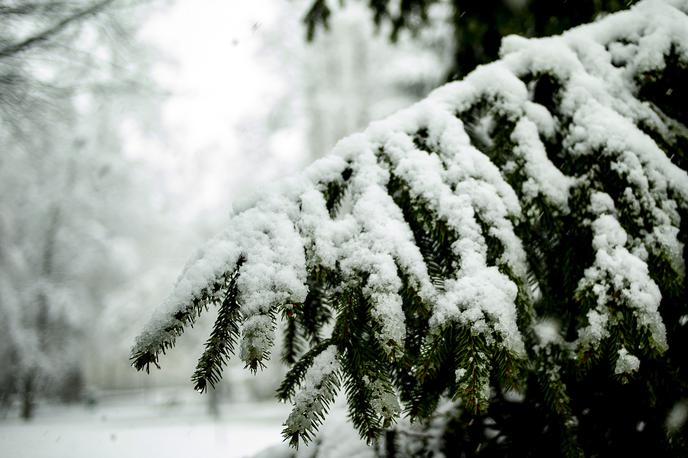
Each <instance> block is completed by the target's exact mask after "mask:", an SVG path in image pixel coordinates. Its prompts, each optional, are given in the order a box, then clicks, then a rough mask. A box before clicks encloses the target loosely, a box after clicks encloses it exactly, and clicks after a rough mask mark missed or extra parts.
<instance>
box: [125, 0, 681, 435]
mask: <svg viewBox="0 0 688 458" xmlns="http://www.w3.org/2000/svg"><path fill="white" fill-rule="evenodd" d="M686 11H688V3H686V2H685V1H679V0H673V1H659V0H645V1H643V2H640V3H639V4H637V5H636V6H635V7H634V8H632V9H631V10H629V11H626V12H622V13H618V14H615V15H612V16H609V17H606V18H604V19H602V20H600V21H598V22H597V23H594V24H590V25H586V26H582V27H579V28H576V29H573V30H571V31H569V32H567V33H565V34H563V35H561V36H556V37H551V38H544V39H524V38H520V37H514V36H512V37H507V38H506V39H505V40H504V42H503V45H502V58H501V59H500V60H499V61H497V62H494V63H492V64H489V65H485V66H482V67H480V68H478V69H476V70H475V71H474V72H473V73H471V74H470V75H468V76H467V77H466V78H465V79H464V80H463V81H459V82H455V83H450V84H447V85H445V86H443V87H441V88H439V89H437V90H436V91H435V92H433V93H432V94H431V95H430V96H429V97H428V98H427V99H425V100H423V101H421V102H420V103H418V104H416V105H414V106H412V107H410V108H408V109H406V110H404V111H401V112H399V113H397V114H396V115H394V116H391V117H390V118H388V119H386V120H383V121H379V122H375V123H373V124H371V126H370V127H369V128H368V129H367V130H366V131H365V132H363V133H361V134H357V135H353V136H351V137H348V138H345V139H343V140H342V141H340V142H339V144H338V145H337V146H336V147H335V149H334V151H333V153H332V154H331V155H329V156H327V157H325V158H323V159H321V160H319V161H317V162H315V163H314V164H313V165H311V166H310V167H309V168H307V169H306V170H305V171H304V172H303V173H302V174H300V175H299V176H296V177H293V178H289V179H285V180H284V181H282V182H281V183H279V184H277V185H275V186H274V187H272V188H271V189H270V190H268V191H266V192H264V194H263V195H262V196H260V197H258V198H256V199H255V200H254V201H253V202H251V203H250V204H248V205H246V206H245V208H243V209H238V210H236V211H235V213H234V214H233V216H232V219H231V221H230V223H229V225H228V227H227V228H226V230H225V231H224V233H222V234H220V235H219V236H218V237H217V238H215V239H214V240H212V241H211V242H209V243H208V244H207V245H206V247H205V248H203V250H201V251H200V252H199V253H198V255H197V256H196V257H195V258H194V259H192V260H191V261H190V262H189V264H188V265H187V266H186V268H185V270H184V272H183V273H182V275H181V276H180V278H179V280H178V282H177V284H176V285H175V287H174V289H173V291H172V293H171V295H170V296H169V297H168V299H167V300H166V301H165V303H164V304H163V305H162V307H160V308H159V309H158V310H157V311H156V312H155V314H154V317H153V318H152V320H151V322H150V323H149V325H148V326H147V327H146V328H145V330H144V332H143V333H142V334H141V336H140V337H139V339H138V341H137V343H136V345H135V347H134V349H133V351H132V359H133V363H134V365H135V366H136V367H137V368H138V369H142V368H146V369H147V368H148V366H149V364H151V363H154V364H156V365H157V363H158V357H159V354H160V353H164V352H165V351H166V350H167V349H169V348H170V347H172V346H173V345H174V341H175V338H176V337H177V336H179V335H180V334H181V333H182V332H183V330H184V328H185V327H186V326H188V325H191V324H193V322H194V320H195V318H196V317H197V316H198V315H199V314H200V313H201V312H202V311H203V310H204V309H206V308H207V307H208V306H209V305H210V304H215V305H217V306H220V307H221V314H220V317H219V318H218V320H224V321H223V322H221V323H218V324H216V330H215V331H214V334H213V335H211V340H209V343H208V347H207V348H208V351H211V350H212V349H213V348H219V350H218V351H216V352H215V353H212V352H211V353H209V354H208V353H207V352H206V354H204V358H206V359H207V361H205V362H204V364H205V366H203V367H205V368H206V369H207V371H206V373H207V374H209V375H208V376H207V377H205V378H203V382H202V383H201V385H200V386H201V388H202V387H204V386H205V385H204V383H206V381H207V382H208V383H211V384H212V383H215V382H217V380H219V377H220V375H221V372H220V369H221V364H219V365H218V364H215V365H213V364H214V363H213V361H212V358H214V357H216V358H225V357H227V356H228V355H227V353H228V352H231V351H232V350H233V348H234V345H233V344H234V339H238V347H239V353H240V358H241V359H242V360H243V362H244V363H245V364H246V366H247V367H249V368H250V369H252V370H254V371H255V370H256V369H257V368H258V367H262V366H263V365H264V364H265V362H266V361H267V360H268V358H269V355H270V352H271V350H272V347H273V344H274V341H275V335H274V334H275V331H276V327H277V320H278V317H279V316H283V317H284V319H285V320H286V321H287V328H288V329H290V331H289V332H291V333H292V337H293V336H294V335H296V334H300V335H301V337H303V338H304V339H305V340H306V341H308V342H309V343H310V348H312V350H311V351H309V352H307V353H306V354H305V356H303V359H301V360H300V361H297V362H296V365H295V366H294V368H295V370H293V371H291V372H290V374H291V375H289V374H288V375H287V377H288V379H287V380H285V383H286V385H283V386H284V387H285V388H284V390H283V393H282V396H283V397H284V398H292V397H293V400H294V402H295V410H294V413H293V414H292V416H290V418H289V419H288V420H287V423H286V429H285V435H286V436H288V437H290V438H291V440H292V443H294V444H298V439H299V437H301V438H302V439H306V440H307V439H309V438H310V437H311V435H312V432H313V429H314V428H315V427H317V425H318V424H319V423H320V421H321V419H322V415H324V411H325V408H326V407H327V405H328V404H329V403H330V402H331V401H332V399H333V397H334V393H335V392H336V390H338V389H339V387H340V381H341V382H342V385H343V386H344V387H345V391H346V393H347V397H348V404H349V409H350V416H351V418H352V420H353V422H354V424H355V426H356V427H357V428H358V430H359V432H360V434H361V436H362V437H364V438H366V439H368V440H375V439H376V437H377V435H378V434H379V433H380V431H382V429H383V428H386V427H388V426H389V425H390V424H391V422H393V421H394V420H395V419H396V417H397V416H398V414H399V409H398V408H394V407H393V405H394V404H395V403H396V401H397V399H396V397H397V396H398V397H399V399H400V401H401V403H402V405H403V406H404V408H405V409H406V410H407V411H408V412H410V413H411V415H412V416H420V417H422V416H427V415H429V414H430V413H432V411H433V409H434V408H435V407H436V405H437V403H438V400H439V399H440V397H441V396H443V395H445V394H447V393H449V394H453V395H455V396H456V397H458V398H460V399H463V400H465V401H466V405H467V406H468V405H471V406H473V408H474V410H475V411H480V410H481V409H484V408H485V405H487V403H488V402H489V400H490V398H491V396H492V393H493V392H494V390H493V388H494V387H491V385H490V383H491V380H498V381H499V383H500V385H501V386H514V384H516V385H517V384H518V383H519V382H518V381H519V379H521V380H523V379H524V378H525V374H526V373H527V371H528V370H531V369H528V365H527V364H524V363H525V362H526V361H528V360H529V359H532V358H534V357H535V356H536V354H537V352H538V351H540V350H539V349H540V348H541V347H540V346H539V340H538V339H537V337H536V332H535V331H534V327H533V326H534V325H536V323H538V322H540V320H539V319H538V316H542V317H546V316H563V317H565V319H567V320H570V322H569V323H564V326H561V329H573V330H574V333H573V334H572V333H570V332H569V333H568V334H566V335H562V336H560V337H557V338H552V339H548V341H547V342H546V343H545V344H543V345H545V346H546V345H550V346H552V345H554V346H558V347H561V348H560V350H557V352H559V351H565V349H569V350H571V349H572V350H571V351H572V352H573V353H572V356H571V357H572V358H573V359H574V360H575V359H576V358H580V361H588V357H589V356H590V353H591V352H592V353H594V352H596V351H598V349H599V351H600V352H601V351H603V350H602V349H605V350H604V351H606V352H608V354H609V355H612V357H611V360H612V361H617V360H619V361H621V359H619V358H621V357H620V356H619V355H622V357H625V356H624V355H627V354H628V355H631V356H628V357H625V359H624V360H623V361H622V362H620V363H618V365H617V367H616V368H614V367H612V368H610V371H611V372H614V371H616V372H619V371H623V372H624V373H628V374H627V375H629V376H631V375H632V373H633V372H634V371H635V370H636V369H637V367H638V366H639V364H640V361H642V360H643V358H656V357H659V356H658V355H661V353H662V352H664V351H665V350H666V348H667V340H666V335H665V333H666V330H665V323H664V322H663V320H662V314H661V313H662V306H663V304H664V302H663V299H664V298H671V297H676V295H677V294H680V292H679V291H680V288H677V287H676V284H677V279H679V281H678V284H679V285H680V284H682V281H683V280H682V279H683V278H684V275H685V259H684V258H683V253H684V250H683V244H684V241H685V234H681V232H680V227H681V224H682V218H683V219H685V218H688V175H687V174H686V170H685V166H686V163H687V161H688V158H686V156H685V155H686V151H685V150H681V149H680V148H678V149H677V148H673V149H672V145H675V144H676V142H677V139H679V138H683V141H685V138H686V137H685V132H686V130H685V124H686V123H687V122H688V119H686V118H685V110H684V111H681V109H680V108H676V109H674V108H675V107H674V108H672V105H671V104H670V103H669V104H668V105H667V103H666V99H664V98H662V97H661V94H660V96H656V94H657V91H656V90H655V86H656V85H657V84H660V83H659V82H661V81H663V80H662V77H663V76H662V75H665V74H668V73H670V72H677V71H683V72H684V73H683V74H685V71H686V69H688V17H687V16H686ZM672 66H673V67H672ZM681 113H683V115H681ZM682 116H683V117H682ZM668 120H669V121H668ZM677 126H679V128H677ZM681 126H682V128H680V127H681ZM682 135H683V137H681V136H682ZM684 144H685V143H684ZM669 149H672V153H671V154H668V152H669V151H668V150H669ZM684 224H685V223H684ZM222 304H225V305H222ZM227 304H230V305H231V304H236V305H235V307H234V308H228V309H227V310H225V312H224V313H222V310H223V309H222V307H229V305H227ZM232 326H234V328H232ZM239 332H240V334H241V335H240V336H238V335H237V334H238V333H239ZM322 332H327V333H328V335H327V336H326V340H325V341H322V340H321V339H320V337H319V336H320V335H321V333H322ZM557 332H558V331H557ZM222 336H225V338H226V339H229V340H231V342H228V343H227V345H225V346H222V342H218V341H217V340H218V339H221V338H222ZM564 340H568V343H567V344H562V343H561V342H564ZM293 341H294V339H293V338H292V339H288V340H287V345H291V343H290V342H293ZM292 350H294V351H288V352H287V353H288V354H293V355H294V354H295V355H296V357H297V358H296V359H298V357H299V356H301V354H300V353H298V352H297V351H296V350H295V349H292ZM314 350H317V351H315V353H313V351H314ZM566 351H568V350H566ZM576 352H577V353H576ZM543 354H544V353H543ZM552 354H554V353H551V352H548V353H547V355H550V356H551V355H552ZM557 354H558V353H557ZM213 355H214V356H213ZM550 356H547V357H546V358H545V357H542V358H539V359H538V361H544V362H543V364H546V365H548V366H547V367H545V368H544V369H543V368H542V367H540V368H538V369H537V370H538V371H542V373H555V372H556V371H557V369H556V366H554V365H555V364H557V362H556V361H555V359H556V358H553V357H550ZM598 356H599V355H598ZM631 358H633V359H631ZM593 359H594V358H593ZM595 360H597V361H599V360H601V358H597V359H595ZM224 361H225V360H224V359H222V360H221V362H224ZM622 363H623V364H622ZM619 367H621V369H619ZM199 368H201V365H200V364H199ZM296 369H298V370H296ZM199 370H200V369H199ZM519 374H520V375H519ZM289 377H293V379H292V380H289ZM195 380H196V382H197V383H198V379H195ZM297 385H301V390H300V391H299V390H297V388H296V386H297ZM552 392H556V393H557V396H558V397H557V398H556V399H557V400H558V401H557V402H558V403H559V404H556V403H554V401H553V405H554V404H556V406H558V407H556V410H557V411H558V412H564V413H566V412H570V409H568V407H566V402H568V401H567V399H568V397H567V394H566V386H565V384H564V383H563V382H561V381H559V382H558V384H557V385H556V387H555V388H552ZM294 393H298V394H296V395H295V397H294ZM390 396H391V397H393V398H394V399H393V401H394V402H392V400H391V399H390ZM313 406H317V408H314V407H313ZM380 406H386V407H385V408H384V409H381V408H380ZM390 406H392V407H390ZM561 406H563V407H561Z"/></svg>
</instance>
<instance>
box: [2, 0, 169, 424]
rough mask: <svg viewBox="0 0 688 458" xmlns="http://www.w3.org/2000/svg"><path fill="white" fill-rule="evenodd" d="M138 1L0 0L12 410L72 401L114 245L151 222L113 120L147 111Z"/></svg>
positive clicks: (80, 384) (5, 398) (118, 282)
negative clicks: (41, 401)
mask: <svg viewBox="0 0 688 458" xmlns="http://www.w3.org/2000/svg"><path fill="white" fill-rule="evenodd" d="M140 3H141V2H134V1H131V2H129V1H124V2H122V1H118V2H116V3H115V2H114V1H113V0H100V1H52V0H45V1H2V2H0V139H1V141H2V145H3V154H2V156H1V157H0V208H2V213H1V214H0V240H1V243H0V316H1V317H2V319H1V320H0V323H1V324H0V327H1V328H2V332H1V333H0V336H1V337H0V363H1V365H2V372H0V394H1V396H0V398H1V399H0V403H1V404H3V405H5V406H6V405H8V404H9V403H11V402H13V400H15V399H18V400H20V401H21V415H22V416H23V417H24V418H29V417H31V416H32V415H33V412H34V407H35V403H36V400H37V399H38V398H40V397H52V398H59V399H62V400H65V401H74V400H78V399H80V398H81V396H82V394H83V388H84V374H83V372H84V364H86V362H87V361H88V357H87V354H88V352H87V351H85V348H87V347H88V345H87V342H90V341H91V340H92V338H93V336H94V335H95V334H96V333H97V332H98V329H99V327H98V326H97V325H96V323H97V321H98V319H99V317H100V314H101V312H102V311H103V309H104V307H105V304H106V302H107V300H106V298H107V297H108V295H110V294H114V293H115V291H116V290H117V289H118V288H121V287H122V286H123V282H124V280H125V279H126V278H128V275H129V274H130V273H129V272H127V268H128V266H130V265H131V260H127V259H124V258H125V256H127V255H129V254H130V250H127V248H126V246H127V244H128V243H130V241H131V240H133V239H135V238H139V239H140V238H141V235H142V233H144V232H138V231H145V229H146V228H145V226H147V225H149V224H150V225H155V224H156V222H155V221H156V217H154V216H144V215H147V214H149V213H151V212H150V208H151V202H150V199H149V198H148V197H144V198H141V197H140V196H149V195H150V193H149V192H146V191H145V189H146V184H145V181H144V180H143V179H142V177H141V176H140V175H137V173H136V172H135V171H134V170H132V169H131V166H130V164H129V163H128V161H127V160H126V159H125V158H124V157H123V155H122V153H121V143H122V138H121V130H120V129H119V127H118V126H120V125H121V123H122V122H124V121H125V120H127V119H132V118H135V119H138V120H139V121H141V122H145V120H150V119H154V116H150V114H151V111H152V110H154V104H153V102H154V100H155V99H156V97H155V91H153V90H152V87H151V86H150V85H148V84H147V81H148V80H147V76H146V75H147V72H148V68H147V64H148V62H149V61H148V60H147V58H146V56H145V53H146V49H145V48H144V47H142V46H139V45H138V44H136V43H135V41H134V40H133V37H134V32H135V31H136V30H137V27H139V24H140V20H141V19H142V17H143V16H142V14H141V13H142V9H141V8H140ZM144 94H145V95H144ZM85 120H88V121H87V122H85ZM132 221H135V222H136V224H131V222H132ZM0 407H1V406H0Z"/></svg>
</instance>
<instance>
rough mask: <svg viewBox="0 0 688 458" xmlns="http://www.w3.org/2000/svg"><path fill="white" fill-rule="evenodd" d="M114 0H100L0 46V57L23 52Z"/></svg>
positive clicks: (95, 12)
mask: <svg viewBox="0 0 688 458" xmlns="http://www.w3.org/2000/svg"><path fill="white" fill-rule="evenodd" d="M114 1H115V0H101V1H99V2H97V3H95V4H93V5H91V6H89V7H87V8H84V9H82V10H80V11H77V12H75V13H73V14H71V15H69V16H67V17H65V18H63V19H61V20H60V21H58V22H57V23H56V24H54V25H53V26H51V27H48V28H47V29H45V30H43V31H42V32H39V33H37V34H35V35H33V36H31V37H28V38H26V39H24V40H22V41H20V42H19V43H14V44H11V45H8V46H5V47H4V48H0V59H3V58H7V57H11V56H14V55H15V54H18V53H21V52H24V51H26V50H28V49H30V48H32V47H33V46H36V45H38V44H40V43H42V42H45V41H47V40H49V39H51V38H52V37H53V36H55V35H57V34H58V33H60V32H62V31H63V30H64V29H65V28H66V27H67V26H69V25H70V24H72V23H74V22H78V21H79V20H81V19H84V18H86V17H88V16H92V15H94V14H98V13H99V12H101V11H102V10H103V9H105V8H106V7H107V6H108V5H109V4H111V3H113V2H114Z"/></svg>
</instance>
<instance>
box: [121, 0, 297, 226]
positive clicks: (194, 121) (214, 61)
mask: <svg viewBox="0 0 688 458" xmlns="http://www.w3.org/2000/svg"><path fill="white" fill-rule="evenodd" d="M279 2H282V3H285V2H286V0H250V1H227V0H177V1H176V2H172V3H171V4H167V5H164V6H163V7H161V8H160V9H159V12H158V13H156V14H154V15H153V16H152V17H151V19H150V20H149V21H148V23H147V24H146V25H145V27H144V28H143V30H142V32H141V38H142V39H143V40H145V41H147V42H149V43H151V44H152V45H153V46H155V47H156V48H158V49H159V50H160V51H162V53H164V54H165V55H166V56H167V58H168V61H167V62H166V63H161V64H160V65H157V66H156V67H155V71H154V78H155V79H156V81H157V82H159V83H160V84H161V85H162V87H163V88H164V89H166V90H169V91H170V94H171V95H170V97H169V99H168V100H167V101H166V103H165V104H164V106H163V107H162V116H163V122H164V126H165V128H166V131H165V132H164V135H162V136H161V137H162V138H164V144H163V143H162V141H163V140H161V139H158V140H156V141H152V140H151V139H147V138H145V137H144V136H141V135H137V134H136V133H135V132H130V133H129V135H128V136H127V137H128V146H127V149H128V153H129V154H130V155H131V156H134V157H136V158H137V159H139V160H142V161H144V162H146V163H148V164H149V165H151V167H153V169H154V170H156V173H157V174H158V175H159V176H160V177H161V179H162V180H164V181H165V186H166V188H167V189H168V191H171V192H172V193H173V195H176V196H182V197H184V198H185V199H186V198H190V199H191V200H188V201H187V202H186V206H187V209H186V212H187V213H189V215H188V217H189V218H194V217H195V216H194V214H197V212H203V211H205V212H209V211H216V210H225V209H228V208H229V199H230V198H233V197H234V196H236V195H237V194H238V193H241V192H242V191H250V190H251V188H254V187H256V186H258V185H259V184H260V183H262V182H265V181H267V180H269V179H272V178H274V177H277V176H279V175H283V174H285V173H289V172H293V171H295V170H298V168H299V167H300V166H301V165H303V158H304V154H303V148H302V147H301V146H302V141H301V140H300V138H299V136H298V135H291V136H285V137H284V139H283V140H284V144H282V145H281V148H280V157H279V158H272V160H270V158H269V157H266V156H262V157H256V156H255V155H253V156H252V155H249V154H246V151H242V148H241V145H240V144H239V142H238V138H237V131H236V128H237V125H238V124H240V123H241V122H242V120H245V119H246V118H248V117H251V116H256V115H258V114H259V113H261V112H264V111H265V110H268V109H270V107H271V106H272V105H274V103H275V101H276V100H277V98H278V97H279V96H280V94H283V92H284V91H285V90H287V89H288V88H285V86H284V85H285V81H284V79H283V78H282V77H281V75H280V74H279V73H275V72H271V71H270V69H269V68H268V67H267V66H266V65H265V60H266V59H265V56H261V52H262V53H265V51H266V49H265V40H266V34H268V33H270V34H274V33H278V34H279V33H281V32H280V31H281V30H284V33H288V30H289V27H292V30H293V28H294V27H298V28H299V31H301V30H300V25H299V24H298V21H299V15H298V13H296V12H295V13H294V14H293V15H292V16H293V17H292V19H293V24H282V23H280V24H278V25H275V21H276V20H277V19H278V11H279V10H278V8H279V7H282V8H284V5H281V4H280V3H279ZM288 6H289V8H293V6H294V5H293V3H291V4H290V5H288ZM279 20H280V21H284V20H285V17H284V15H279ZM275 159H278V160H275Z"/></svg>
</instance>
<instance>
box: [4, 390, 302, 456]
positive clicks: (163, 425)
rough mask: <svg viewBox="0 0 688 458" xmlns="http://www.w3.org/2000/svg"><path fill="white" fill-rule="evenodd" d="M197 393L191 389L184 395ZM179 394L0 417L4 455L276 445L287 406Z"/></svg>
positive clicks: (205, 451)
mask: <svg viewBox="0 0 688 458" xmlns="http://www.w3.org/2000/svg"><path fill="white" fill-rule="evenodd" d="M191 394H193V395H196V396H198V395H197V394H196V393H191ZM207 411H208V408H207V405H206V404H204V403H203V402H198V398H196V400H195V401H191V402H190V401H189V400H188V398H187V399H179V398H178V397H170V396H167V397H163V398H160V397H159V396H158V397H156V398H154V399H151V397H150V396H148V397H147V398H146V396H141V395H137V396H127V397H125V398H124V399H123V398H121V397H118V398H117V399H111V400H107V401H103V402H99V403H98V404H97V405H95V406H93V407H86V406H83V405H80V406H71V407H64V406H60V407H58V406H48V407H43V408H42V409H41V410H40V411H39V415H38V416H37V418H36V419H35V420H33V421H32V422H30V423H25V422H23V421H21V420H19V419H5V420H0V455H2V457H4V458H24V457H26V458H47V457H50V458H81V457H88V458H92V457H99V458H138V457H146V458H150V457H166V458H173V457H184V458H189V457H193V456H203V457H207V458H212V457H223V458H232V457H242V456H247V455H250V454H253V453H255V452H258V451H260V450H262V449H264V448H266V447H268V446H270V445H274V444H277V443H280V442H281V440H282V438H281V435H280V432H281V430H282V426H281V424H282V422H283V421H284V419H285V418H286V416H287V414H288V406H284V405H280V404H278V403H277V402H276V401H271V402H265V403H249V404H230V403H224V404H222V405H221V406H220V412H221V413H220V416H219V418H217V419H213V418H212V417H211V416H209V415H208V413H207Z"/></svg>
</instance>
